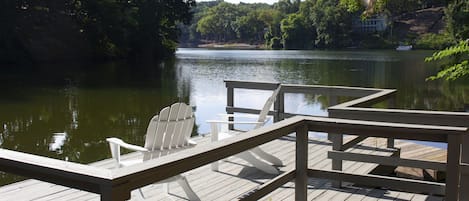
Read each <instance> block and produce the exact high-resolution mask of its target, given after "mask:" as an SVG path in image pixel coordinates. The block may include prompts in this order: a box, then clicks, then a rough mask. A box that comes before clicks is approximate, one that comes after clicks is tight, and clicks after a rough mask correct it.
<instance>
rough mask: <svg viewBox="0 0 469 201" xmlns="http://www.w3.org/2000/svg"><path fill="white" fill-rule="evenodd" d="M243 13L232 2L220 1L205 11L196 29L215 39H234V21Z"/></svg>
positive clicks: (203, 34)
mask: <svg viewBox="0 0 469 201" xmlns="http://www.w3.org/2000/svg"><path fill="white" fill-rule="evenodd" d="M244 14H246V13H242V12H240V10H239V9H238V8H237V7H236V6H235V5H234V4H230V3H226V2H222V3H220V4H218V5H217V6H215V7H212V8H209V9H208V10H207V11H206V12H205V14H204V17H202V18H201V19H200V20H199V22H198V23H197V31H198V32H200V33H201V34H202V36H205V37H207V38H208V39H214V40H217V41H228V40H233V39H236V32H235V22H236V19H237V17H238V16H241V15H244Z"/></svg>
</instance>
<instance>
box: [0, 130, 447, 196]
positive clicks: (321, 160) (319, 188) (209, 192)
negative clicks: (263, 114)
mask: <svg viewBox="0 0 469 201" xmlns="http://www.w3.org/2000/svg"><path fill="white" fill-rule="evenodd" d="M194 140H196V141H197V142H198V143H199V144H203V143H209V141H210V137H207V136H206V137H196V138H194ZM399 143H401V144H399V145H402V146H406V147H409V146H416V147H415V149H418V150H430V151H431V150H432V149H428V148H427V147H425V146H423V145H415V144H413V143H409V142H406V141H400V142H399ZM294 144H295V138H294V136H286V137H284V138H281V139H278V140H275V141H272V142H270V143H267V144H264V145H262V147H263V149H264V150H267V151H268V152H270V153H271V154H273V155H275V156H277V157H279V158H280V159H282V161H283V162H284V166H283V167H279V170H280V171H281V172H285V171H288V170H291V169H293V168H294V166H295V157H294V154H295V146H294ZM385 144H386V140H384V139H376V138H371V139H367V140H365V141H364V142H363V143H362V144H360V145H359V146H356V147H353V148H351V149H349V150H348V151H350V152H354V153H364V154H376V155H390V154H391V152H389V151H386V149H382V148H379V147H385ZM330 145H331V144H330V142H328V141H327V140H325V139H309V144H308V146H309V149H308V152H309V154H308V160H309V161H308V164H309V167H311V168H315V169H326V170H330V169H331V160H330V159H327V151H329V150H331V146H330ZM137 157H141V156H140V155H139V154H136V153H131V154H127V155H125V156H124V157H123V158H129V159H130V158H137ZM90 165H93V166H97V167H103V168H114V165H115V164H114V161H112V160H111V159H107V160H103V161H99V162H95V163H92V164H90ZM375 167H376V165H375V164H369V163H360V162H353V161H344V163H343V170H344V171H345V172H351V173H359V174H366V173H368V172H369V171H371V170H372V169H373V168H375ZM186 176H187V179H188V180H189V183H190V184H191V186H192V187H193V189H194V191H195V192H196V193H197V194H198V195H199V196H200V197H201V198H202V200H233V199H237V198H238V197H239V196H241V195H243V193H245V192H247V191H248V190H250V189H252V188H255V187H256V186H258V185H259V184H262V183H264V182H266V181H268V180H270V179H271V178H273V177H274V176H275V175H269V174H266V173H263V172H261V171H259V170H257V169H255V168H253V167H251V166H250V165H249V164H247V163H246V162H244V161H243V160H241V159H239V158H236V157H229V158H227V159H225V160H223V161H222V162H220V170H219V171H218V172H213V171H211V169H210V165H205V166H202V167H200V168H197V169H195V170H192V171H189V172H187V173H186ZM308 184H309V185H308V199H309V200H350V201H354V200H378V199H382V200H389V199H397V200H422V199H426V198H427V197H428V196H426V195H415V194H412V193H401V192H396V191H387V190H380V189H365V188H360V187H355V186H346V187H344V188H342V189H335V188H332V187H331V185H330V181H329V180H324V179H315V178H310V179H309V180H308ZM170 185H171V189H170V192H169V193H170V195H171V199H172V200H187V198H186V195H185V194H184V193H183V191H182V189H181V188H180V187H179V186H178V185H177V184H174V183H171V184H170ZM142 190H143V192H144V194H145V198H146V200H171V199H169V197H167V196H166V194H165V193H164V190H163V189H162V186H161V185H156V184H154V185H149V186H146V187H144V188H142ZM428 198H430V199H437V200H438V199H439V198H438V197H431V196H430V197H428ZM3 200H18V201H19V200H35V201H51V200H54V201H55V200H59V201H61V200H64V201H65V200H77V201H85V200H99V195H97V194H93V193H88V192H85V191H80V190H76V189H70V188H67V187H63V186H59V185H55V184H50V183H45V182H41V181H37V180H26V181H22V182H17V183H14V184H10V185H7V186H3V187H0V201H3ZM132 200H142V198H141V196H140V194H139V193H138V191H133V192H132ZM262 200H266V201H267V200H294V182H288V183H287V184H285V185H284V186H282V187H281V188H279V189H277V190H275V191H274V192H272V193H270V194H269V195H267V196H265V197H264V198H263V199H262ZM440 200H441V199H440Z"/></svg>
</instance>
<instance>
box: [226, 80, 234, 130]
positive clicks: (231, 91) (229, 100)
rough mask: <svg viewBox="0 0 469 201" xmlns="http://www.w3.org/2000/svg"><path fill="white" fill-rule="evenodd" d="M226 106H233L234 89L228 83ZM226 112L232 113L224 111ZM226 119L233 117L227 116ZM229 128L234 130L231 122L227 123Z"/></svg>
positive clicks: (229, 119) (230, 119)
mask: <svg viewBox="0 0 469 201" xmlns="http://www.w3.org/2000/svg"><path fill="white" fill-rule="evenodd" d="M226 106H227V107H228V108H233V107H234V89H233V87H231V86H229V85H228V83H227V85H226ZM226 113H227V114H233V112H231V111H226ZM228 121H234V118H233V117H228ZM228 129H229V130H234V125H233V124H228Z"/></svg>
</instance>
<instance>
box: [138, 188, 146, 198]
mask: <svg viewBox="0 0 469 201" xmlns="http://www.w3.org/2000/svg"><path fill="white" fill-rule="evenodd" d="M138 192H140V196H142V198H143V199H145V195H143V191H142V188H139V189H138Z"/></svg>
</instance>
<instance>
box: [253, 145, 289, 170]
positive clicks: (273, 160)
mask: <svg viewBox="0 0 469 201" xmlns="http://www.w3.org/2000/svg"><path fill="white" fill-rule="evenodd" d="M250 151H252V152H253V153H254V154H256V155H257V156H259V157H260V158H262V159H264V160H266V161H269V162H270V163H272V164H274V165H278V166H283V162H282V161H281V160H280V159H279V158H277V157H275V156H273V155H272V154H269V153H267V152H265V151H264V150H262V149H261V148H259V147H256V148H253V149H251V150H250Z"/></svg>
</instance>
